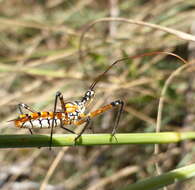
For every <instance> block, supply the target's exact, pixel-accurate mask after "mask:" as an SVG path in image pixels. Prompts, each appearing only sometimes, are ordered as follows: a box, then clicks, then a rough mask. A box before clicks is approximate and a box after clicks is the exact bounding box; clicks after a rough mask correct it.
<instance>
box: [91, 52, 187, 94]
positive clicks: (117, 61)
mask: <svg viewBox="0 0 195 190" xmlns="http://www.w3.org/2000/svg"><path fill="white" fill-rule="evenodd" d="M158 54H165V55H171V56H174V57H176V58H178V59H179V60H181V61H183V62H184V63H185V64H188V62H187V61H186V60H184V59H183V58H182V57H180V56H179V55H176V54H174V53H170V52H164V51H154V52H150V53H143V54H140V55H134V56H130V57H125V58H121V59H118V60H116V61H115V62H114V63H112V64H111V65H110V66H109V67H108V68H107V69H106V70H105V71H104V72H103V73H102V74H100V75H99V76H98V77H97V78H96V79H95V81H94V82H93V83H92V84H91V86H90V88H89V89H90V90H93V89H94V88H95V86H96V84H97V83H98V82H99V81H100V80H101V78H102V77H103V76H104V75H105V74H106V73H107V72H108V71H109V70H110V69H111V68H112V67H113V66H114V65H116V64H117V63H119V62H121V61H125V60H129V59H136V58H140V57H145V56H151V55H158Z"/></svg>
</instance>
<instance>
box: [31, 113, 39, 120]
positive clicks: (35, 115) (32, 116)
mask: <svg viewBox="0 0 195 190" xmlns="http://www.w3.org/2000/svg"><path fill="white" fill-rule="evenodd" d="M30 115H31V118H32V119H37V118H38V117H39V114H38V113H32V114H30Z"/></svg>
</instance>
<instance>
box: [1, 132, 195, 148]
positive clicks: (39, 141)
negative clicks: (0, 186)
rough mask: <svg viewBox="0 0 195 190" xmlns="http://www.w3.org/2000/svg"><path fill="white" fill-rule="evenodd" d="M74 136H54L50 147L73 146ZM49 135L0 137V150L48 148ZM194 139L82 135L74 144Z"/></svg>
mask: <svg viewBox="0 0 195 190" xmlns="http://www.w3.org/2000/svg"><path fill="white" fill-rule="evenodd" d="M75 137H76V135H74V134H54V135H53V142H52V146H54V147H57V146H74V145H75V141H74V139H75ZM49 139H50V135H0V148H22V147H48V145H49ZM186 139H188V140H189V139H195V132H183V133H179V132H161V133H125V134H122V133H117V134H115V136H112V135H111V134H83V135H82V136H81V137H80V138H79V139H78V140H77V142H76V145H80V146H93V145H122V144H165V143H176V142H180V141H183V140H186Z"/></svg>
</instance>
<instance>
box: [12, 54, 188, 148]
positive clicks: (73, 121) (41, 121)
mask: <svg viewBox="0 0 195 190" xmlns="http://www.w3.org/2000/svg"><path fill="white" fill-rule="evenodd" d="M155 54H166V55H172V56H175V57H177V58H178V59H180V60H181V61H183V62H184V63H185V60H183V59H182V58H181V57H179V56H177V55H176V54H173V53H169V52H151V53H145V54H141V55H136V56H131V57H125V58H122V59H118V60H116V61H115V62H114V63H112V64H111V65H110V66H109V67H108V68H107V69H106V70H105V71H104V72H103V73H102V74H100V75H99V76H98V77H97V78H96V79H95V80H94V82H93V83H92V84H91V86H90V87H89V89H88V90H87V91H86V93H85V94H84V96H83V97H82V98H81V99H80V100H77V101H71V102H66V101H64V98H63V95H62V93H61V92H59V91H58V92H57V93H56V96H55V102H54V110H53V112H37V111H35V110H33V109H32V108H31V107H30V106H28V105H26V104H19V105H18V107H19V110H20V113H21V114H20V115H19V117H18V118H16V119H13V120H11V121H13V122H14V124H15V126H16V127H19V128H27V129H28V130H29V131H30V133H31V134H33V132H32V129H35V128H40V129H41V128H51V135H50V144H49V147H50V148H51V145H52V136H53V128H54V127H61V128H63V129H64V130H66V131H68V132H70V133H73V134H75V132H74V131H72V130H70V129H69V128H67V127H66V126H68V125H76V126H79V125H81V124H83V123H85V125H84V127H83V129H82V130H81V132H80V133H79V134H78V135H77V137H76V138H75V143H76V141H77V139H78V138H79V137H80V136H81V135H82V134H83V133H84V131H85V130H86V128H87V127H88V126H89V123H90V121H91V119H92V118H93V117H96V116H98V115H100V114H102V113H104V112H106V111H108V110H111V109H113V108H117V107H118V108H119V110H118V113H117V116H116V120H115V124H114V127H113V130H112V135H113V136H114V134H115V133H116V130H117V127H118V124H119V121H120V117H121V113H122V111H123V108H124V102H123V101H122V100H120V99H118V100H115V101H112V102H111V103H110V104H107V105H105V106H103V107H100V108H99V109H97V110H95V111H93V112H89V113H86V108H87V106H88V104H89V103H90V101H91V100H92V99H93V97H94V95H95V90H94V88H95V86H96V84H97V83H98V82H99V81H100V80H101V78H102V77H103V76H104V75H105V74H106V73H107V72H108V71H109V70H110V69H111V68H112V67H113V66H114V65H116V64H117V63H119V62H121V61H124V60H128V59H134V58H139V57H144V56H150V55H155ZM58 101H59V102H60V105H61V110H60V111H57V104H58ZM23 109H26V110H28V111H30V112H31V113H28V114H24V113H23Z"/></svg>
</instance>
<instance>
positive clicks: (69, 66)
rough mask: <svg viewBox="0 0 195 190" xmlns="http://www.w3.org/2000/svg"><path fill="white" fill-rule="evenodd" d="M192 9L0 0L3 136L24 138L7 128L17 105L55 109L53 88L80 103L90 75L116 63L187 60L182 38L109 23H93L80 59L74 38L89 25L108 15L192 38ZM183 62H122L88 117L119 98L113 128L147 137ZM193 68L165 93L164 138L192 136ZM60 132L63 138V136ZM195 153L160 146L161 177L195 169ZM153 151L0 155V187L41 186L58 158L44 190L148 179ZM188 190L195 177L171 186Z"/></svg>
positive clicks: (98, 122) (109, 116)
mask: <svg viewBox="0 0 195 190" xmlns="http://www.w3.org/2000/svg"><path fill="white" fill-rule="evenodd" d="M105 2H106V3H105ZM194 9H195V3H194V1H193V0H188V1H181V0H172V1H168V0H166V1H163V0H150V1H144V0H137V1H122V0H121V1H117V0H110V1H100V0H99V1H92V0H81V1H63V0H53V1H44V0H42V1H33V0H29V1H22V0H12V1H3V0H2V1H0V12H1V16H0V78H1V79H0V107H1V109H0V118H1V128H0V130H1V133H2V134H21V133H28V131H27V130H21V129H17V128H14V127H13V125H10V123H7V122H6V121H8V120H10V119H13V118H15V117H16V116H17V114H18V112H17V109H16V107H17V104H18V103H20V102H22V103H26V104H29V105H31V106H32V107H33V108H34V109H35V110H40V111H41V110H42V111H44V110H52V109H53V102H54V97H55V93H56V91H58V90H60V91H61V92H63V95H64V97H65V99H66V100H75V99H78V98H80V97H81V96H83V94H84V93H85V91H86V90H87V88H88V87H89V85H90V84H91V83H92V82H93V80H94V78H95V76H97V75H98V74H99V73H101V72H103V71H104V70H105V68H106V67H107V66H108V65H110V64H111V63H112V62H113V61H115V60H117V59H119V58H121V57H124V56H127V55H136V54H140V53H145V52H152V51H169V52H174V53H176V54H178V55H180V56H181V57H183V58H186V59H187V58H189V59H192V58H191V57H192V54H191V52H190V51H191V49H190V47H192V46H193V44H192V42H189V41H188V40H183V39H180V38H178V37H176V36H174V35H171V34H168V33H166V32H163V31H161V30H154V29H152V28H149V27H144V26H138V25H133V24H128V23H121V22H109V23H108V22H107V23H99V24H96V25H94V27H93V28H92V29H91V30H90V31H89V32H88V33H87V34H86V37H85V39H84V40H83V51H84V52H83V57H82V60H80V61H79V54H78V47H79V38H80V36H81V33H82V30H83V29H84V28H85V26H86V25H87V24H88V23H89V22H90V21H93V20H95V19H98V18H102V17H105V16H110V15H111V16H119V17H125V18H130V19H133V20H142V21H145V22H149V23H154V24H158V25H162V26H166V27H168V28H169V27H170V28H174V29H176V30H180V31H183V32H189V33H190V28H192V27H193V26H194V23H193V20H194V18H195V11H194ZM189 43H190V44H192V45H190V46H189ZM180 65H181V63H180V62H179V61H178V60H177V59H175V58H173V57H170V56H166V55H157V56H150V57H145V58H142V59H135V60H130V61H128V62H127V61H126V62H123V63H120V64H118V65H117V66H116V67H115V68H113V69H112V70H111V72H109V74H108V75H107V77H106V78H104V79H103V80H102V81H101V82H100V83H99V84H98V85H97V88H96V97H95V99H94V103H93V104H92V105H91V106H90V108H89V110H94V109H96V108H98V107H100V106H101V105H103V104H106V103H109V102H110V101H112V100H114V99H118V98H121V99H123V100H124V101H125V111H124V113H123V115H122V119H121V122H120V126H119V130H118V131H119V132H124V133H126V132H152V131H154V130H155V121H156V114H157V108H158V101H159V95H160V92H161V89H162V87H163V84H164V82H165V80H166V79H167V77H168V76H169V75H170V73H171V72H173V71H174V70H175V69H176V68H178V67H179V66H180ZM191 71H192V69H191V70H190V71H188V72H187V74H186V73H183V74H182V75H180V76H179V77H177V78H176V79H175V80H174V82H173V83H172V84H171V85H170V87H169V89H168V94H167V96H166V104H165V107H164V109H163V120H162V123H163V129H162V130H164V131H185V130H190V129H191V130H193V125H192V124H193V120H194V119H195V118H194V115H193V111H194V110H193V109H190V106H193V103H192V100H193V99H194V94H193V89H194V87H193V86H191V84H190V83H189V82H190V81H193V76H192V75H193V74H192V72H191ZM115 114H116V112H115V111H112V112H108V113H106V114H104V115H102V116H100V117H98V118H95V119H94V120H93V123H92V126H93V129H94V131H95V132H97V133H99V132H101V133H104V132H111V130H112V127H113V118H114V116H115ZM49 132H50V131H49V130H44V131H36V133H49ZM88 132H89V133H91V131H88ZM56 133H64V131H63V130H61V129H59V130H56ZM194 151H195V150H194V148H193V143H192V142H187V143H181V144H170V145H164V146H162V147H161V153H160V154H159V162H160V165H161V167H162V170H163V171H168V170H171V169H173V168H176V167H177V166H183V165H187V164H189V163H192V162H194V161H195V159H194V158H195V157H194ZM59 152H60V154H58V153H59ZM152 154H153V146H151V145H130V146H113V147H111V146H97V147H95V146H94V147H71V148H64V149H60V148H53V149H52V151H49V150H48V149H47V148H42V149H7V150H1V154H0V165H1V167H0V189H3V190H8V189H10V190H19V189H20V190H26V189H28V190H30V189H39V188H40V186H41V184H42V183H43V181H44V178H45V176H46V175H47V172H48V169H49V167H50V166H51V165H52V163H53V161H54V159H55V158H57V159H56V160H55V163H54V165H52V166H54V168H55V164H56V169H55V171H52V170H50V175H51V178H50V179H49V180H48V182H47V181H45V182H46V183H45V185H42V190H43V189H48V190H52V189H53V190H54V189H55V190H64V189H68V190H76V189H85V190H95V189H98V190H104V189H106V190H111V189H114V188H116V189H120V187H122V186H123V185H125V184H128V183H133V182H135V181H137V180H139V179H142V178H145V177H149V176H153V175H154V173H155V168H154V157H153V156H152ZM56 156H57V157H56ZM54 168H53V169H54ZM194 185H195V184H194V181H193V180H188V181H187V182H185V183H182V184H179V185H172V186H171V187H169V189H177V190H180V189H181V190H185V189H188V190H193V189H194ZM44 187H45V188H44Z"/></svg>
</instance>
